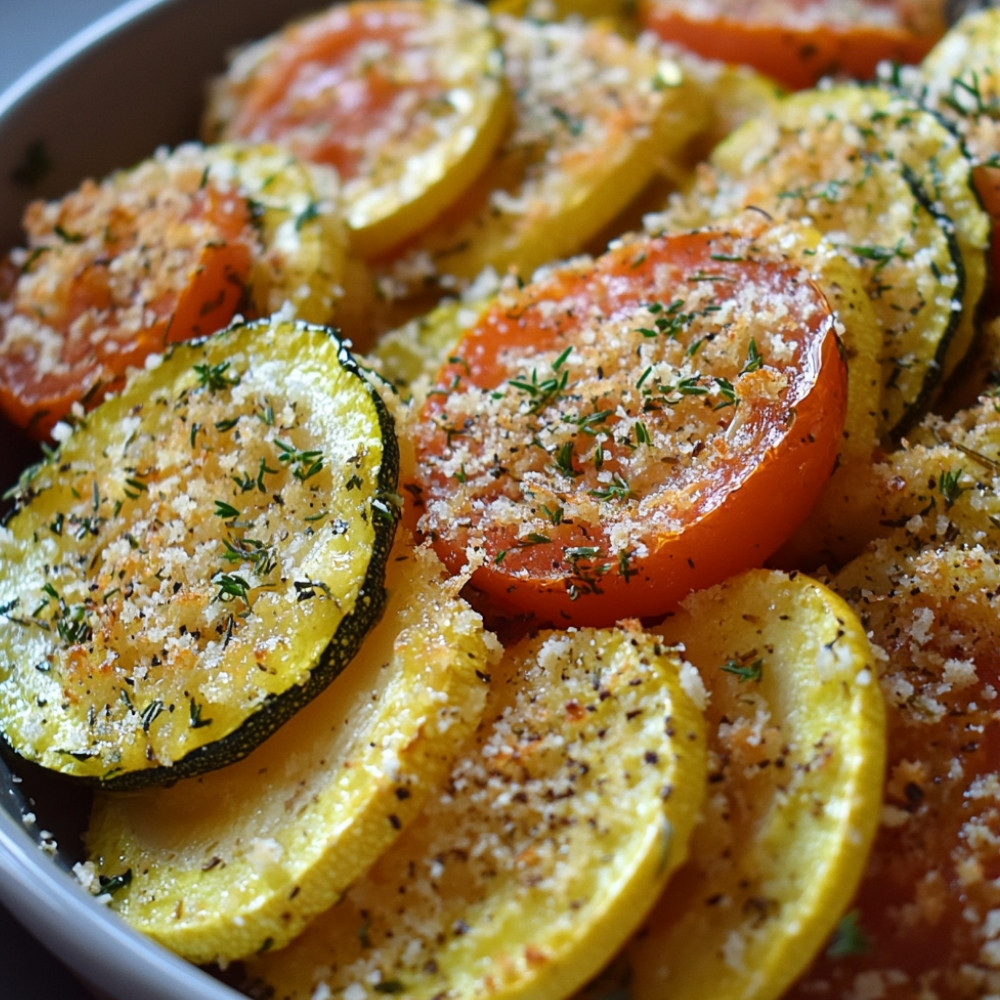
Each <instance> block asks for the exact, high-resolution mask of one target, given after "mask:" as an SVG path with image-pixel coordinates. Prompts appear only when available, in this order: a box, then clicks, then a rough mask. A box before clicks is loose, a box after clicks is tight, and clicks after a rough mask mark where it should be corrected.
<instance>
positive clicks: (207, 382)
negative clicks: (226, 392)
mask: <svg viewBox="0 0 1000 1000" xmlns="http://www.w3.org/2000/svg"><path fill="white" fill-rule="evenodd" d="M194 370H195V372H197V374H198V386H199V388H202V389H208V391H209V392H219V391H221V390H222V389H228V388H231V387H232V386H234V385H239V383H240V377H239V375H229V374H227V373H228V371H229V362H228V361H220V362H219V363H218V364H217V365H209V364H198V365H195V366H194Z"/></svg>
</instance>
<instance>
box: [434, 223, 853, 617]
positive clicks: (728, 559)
mask: <svg viewBox="0 0 1000 1000" xmlns="http://www.w3.org/2000/svg"><path fill="white" fill-rule="evenodd" d="M845 383H846V375H845V371H844V367H843V359H842V357H841V355H840V349H839V344H838V341H837V327H836V323H835V321H834V318H833V315H832V313H831V311H830V306H829V303H828V301H827V299H826V297H825V296H824V295H823V294H822V293H821V292H820V291H819V289H818V288H817V286H816V285H815V283H814V282H813V281H812V280H811V278H810V276H809V275H808V274H807V273H806V272H804V271H802V270H801V269H800V268H799V267H798V265H797V264H795V263H794V260H789V259H787V258H785V257H782V256H780V255H778V254H777V253H776V252H771V251H769V250H767V249H765V248H762V247H761V246H758V245H757V244H756V243H755V241H754V239H753V238H752V237H745V236H743V235H742V234H738V235H734V234H730V233H691V234H685V235H673V236H664V237H654V238H639V239H636V240H634V241H626V242H625V243H623V244H620V245H617V246H616V247H614V248H613V249H612V250H611V251H609V252H608V253H607V254H605V255H604V256H602V257H601V258H599V259H598V260H597V261H596V262H590V261H580V262H576V263H575V264H573V265H568V266H566V267H564V268H559V269H553V270H552V271H551V272H550V273H548V274H547V275H545V276H544V277H542V278H540V279H539V280H538V281H537V282H535V283H533V284H529V285H526V286H524V287H523V288H521V289H516V290H510V291H507V292H504V293H502V294H501V295H500V296H499V297H498V298H497V300H496V301H495V302H494V303H493V304H492V305H491V306H490V307H489V308H488V309H487V310H486V311H485V312H484V313H483V314H482V315H481V317H480V318H479V320H478V322H477V323H476V324H475V325H474V326H473V327H472V328H471V329H470V330H468V331H467V332H466V334H465V336H464V337H463V338H462V340H461V342H460V343H459V344H458V345H457V346H456V347H455V348H454V350H453V352H452V355H451V357H450V359H449V362H448V364H447V365H446V366H445V367H444V368H443V369H442V370H441V372H440V374H439V375H438V378H437V381H436V383H435V387H434V389H432V390H431V391H430V392H429V393H428V396H427V401H426V403H425V405H424V408H423V410H422V413H421V417H420V424H419V427H418V429H417V441H416V443H417V458H418V465H417V477H416V485H417V486H418V488H419V490H420V499H421V502H422V504H423V505H424V508H425V510H424V513H423V515H422V517H421V522H420V523H421V529H422V530H423V531H425V532H426V533H427V534H428V535H429V536H430V537H431V538H432V539H433V540H434V543H435V545H436V547H437V548H438V551H439V553H440V554H441V556H442V558H443V559H444V561H445V562H446V564H448V565H449V566H450V567H451V568H452V569H453V570H457V569H459V568H460V567H462V566H463V565H465V564H466V563H467V562H468V563H470V564H471V565H472V566H473V568H474V571H475V572H474V575H473V577H472V582H473V584H474V585H475V586H477V587H479V588H480V589H481V590H483V591H484V592H485V593H486V594H487V595H488V598H489V600H490V601H491V602H493V603H494V604H495V605H497V606H499V607H501V608H506V609H512V610H514V611H519V612H522V613H524V614H533V615H536V616H538V618H539V620H548V621H554V622H559V623H563V622H570V621H572V622H575V623H577V624H594V625H598V624H609V623H612V622H614V621H615V620H616V619H617V618H619V617H626V616H629V615H635V616H645V615H655V614H663V613H665V612H666V611H668V610H669V609H670V608H671V607H672V606H673V604H674V603H675V602H676V601H678V600H679V599H680V598H682V597H683V596H684V595H685V594H686V593H688V591H690V590H692V589H694V588H696V587H699V586H706V585H708V584H711V583H715V582H717V581H719V580H721V579H723V578H724V577H725V576H727V575H729V574H730V573H732V572H736V571H738V570H741V569H744V568H746V567H747V566H749V565H753V564H755V563H756V564H760V563H762V562H763V561H764V560H765V559H766V558H767V557H768V556H769V555H770V554H771V553H772V552H773V551H774V549H775V548H776V547H777V546H778V545H779V544H780V543H781V542H782V541H784V539H785V538H787V537H788V535H789V534H790V533H791V532H792V530H794V528H795V525H796V524H797V523H798V522H799V521H801V519H802V518H803V517H804V516H805V514H806V513H807V511H808V510H809V508H810V506H811V504H812V503H813V502H814V501H815V499H816V497H817V496H818V495H819V493H820V491H821V490H822V489H823V485H824V482H825V479H826V477H827V476H828V475H829V474H830V471H831V470H832V468H833V463H834V460H835V457H836V453H837V449H838V446H839V441H840V437H841V430H842V428H843V420H844V412H845V406H846V403H845V389H846V385H845ZM748 525H752V526H753V527H752V530H748ZM477 560H478V561H477Z"/></svg>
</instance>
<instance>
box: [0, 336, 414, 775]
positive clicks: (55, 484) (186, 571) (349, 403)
mask: <svg viewBox="0 0 1000 1000" xmlns="http://www.w3.org/2000/svg"><path fill="white" fill-rule="evenodd" d="M398 471H399V452H398V445H397V442H396V437H395V430H394V424H393V419H392V416H391V415H390V413H389V412H388V410H387V409H386V406H385V404H384V402H383V401H382V399H381V397H380V396H379V394H378V392H377V391H376V389H375V387H374V386H373V385H372V383H371V382H370V381H369V380H368V378H367V377H366V375H365V374H364V373H363V372H362V371H361V369H360V368H359V366H358V365H357V363H356V362H355V360H354V359H353V357H352V356H351V355H350V353H349V352H348V350H347V349H346V348H345V347H344V345H343V344H342V343H341V342H340V340H339V339H338V338H337V337H336V336H335V335H334V334H333V332H332V331H330V330H328V329H326V328H323V327H317V326H310V325H308V324H306V323H301V322H289V321H280V320H263V321H259V322H255V323H249V324H238V325H235V326H233V327H230V328H229V329H227V330H225V331H222V332H221V333H219V334H216V335H214V336H212V337H209V338H205V339H203V340H199V341H193V342H189V343H186V344H180V345H177V346H176V347H174V348H173V349H172V350H171V352H170V353H169V354H168V355H167V356H166V358H165V359H164V360H163V361H162V363H161V364H160V365H159V366H157V367H153V368H151V369H149V370H146V371H144V372H142V373H138V374H137V375H136V376H135V377H134V378H132V379H131V380H130V381H129V383H128V384H127V386H126V388H125V389H124V390H123V392H122V394H121V395H120V396H116V397H113V398H110V399H108V400H107V401H106V402H105V403H103V404H102V405H101V406H100V407H99V408H98V409H97V410H95V411H94V412H93V413H92V414H90V415H88V417H87V418H86V421H85V422H83V423H82V424H81V425H80V426H79V427H77V428H76V429H75V430H74V431H73V433H72V434H71V435H69V437H68V438H67V439H66V440H65V441H64V442H63V444H62V445H61V446H60V447H59V449H58V450H56V451H55V452H54V453H53V454H52V455H51V456H49V457H48V458H47V459H45V460H44V461H43V462H42V463H40V465H39V466H38V467H37V468H36V469H35V470H34V472H33V474H32V475H31V476H30V478H29V477H25V478H24V480H23V482H22V484H21V487H20V489H19V492H18V495H17V496H16V497H15V507H14V510H13V511H12V512H11V514H10V516H9V517H8V518H7V520H6V523H5V524H4V526H3V527H2V528H0V735H2V737H3V741H4V742H5V743H6V744H7V745H8V746H9V747H10V748H11V749H12V750H13V751H14V752H15V753H16V754H18V755H19V756H21V757H23V758H25V759H27V760H30V761H32V762H34V763H37V764H40V765H42V766H43V767H46V768H49V769H52V770H55V771H57V772H60V773H62V774H65V775H67V776H70V777H73V778H78V779H81V780H83V781H86V782H90V783H92V784H97V785H100V786H102V787H105V788H108V789H126V788H133V787H138V786H141V785H148V784H155V783H159V784H163V783H171V782H173V781H175V780H177V779H179V778H182V777H187V776H190V775H193V774H198V773H202V772H204V771H206V770H210V769H213V768H216V767H220V766H222V765H224V764H226V763H229V762H232V761H233V760H236V759H238V758H240V757H243V756H245V755H246V754H247V753H249V752H250V751H251V750H252V749H253V748H254V747H255V746H257V745H258V744H259V743H261V742H262V741H263V740H264V739H265V738H266V737H267V736H268V735H270V734H271V733H273V732H274V731H275V730H276V729H277V728H278V727H279V726H281V725H282V724H283V723H284V722H285V721H287V720H288V719H289V718H290V717H291V716H292V715H293V714H294V713H295V712H296V711H297V710H298V709H299V708H300V707H302V706H303V705H304V704H306V703H307V702H308V701H309V700H311V699H312V698H313V697H314V696H315V695H316V694H317V693H318V692H319V691H321V690H323V688H325V687H326V686H327V685H328V684H329V683H330V682H331V681H332V680H333V678H334V677H336V675H337V674H338V673H339V672H340V671H341V670H342V669H343V668H344V667H345V666H346V665H347V663H348V662H349V661H350V660H351V658H352V657H353V656H354V654H355V653H356V651H357V650H358V648H359V646H360V645H361V642H362V640H363V639H364V636H365V635H366V634H367V632H368V630H369V628H370V627H371V626H372V625H373V624H374V623H375V622H376V621H377V620H378V618H379V616H380V614H381V611H382V608H383V606H384V602H385V587H384V578H385V565H386V560H387V558H388V553H389V550H390V547H391V545H392V540H393V537H394V534H395V528H396V523H397V520H398V510H397V506H396V503H395V499H394V498H395V493H396V488H397V478H398Z"/></svg>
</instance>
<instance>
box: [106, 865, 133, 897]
mask: <svg viewBox="0 0 1000 1000" xmlns="http://www.w3.org/2000/svg"><path fill="white" fill-rule="evenodd" d="M131 883H132V869H131V868H126V869H125V871H123V872H121V874H119V875H99V876H98V884H99V885H100V887H101V892H102V893H105V894H107V895H109V896H112V895H114V894H115V893H116V892H120V891H121V890H122V889H125V888H127V887H128V886H129V885H130V884H131Z"/></svg>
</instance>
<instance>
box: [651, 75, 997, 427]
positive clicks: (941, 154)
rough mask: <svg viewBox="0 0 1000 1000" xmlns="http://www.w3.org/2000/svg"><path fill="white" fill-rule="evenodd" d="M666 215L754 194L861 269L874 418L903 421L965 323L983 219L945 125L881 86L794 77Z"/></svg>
mask: <svg viewBox="0 0 1000 1000" xmlns="http://www.w3.org/2000/svg"><path fill="white" fill-rule="evenodd" d="M711 162H712V164H713V165H714V167H715V168H716V169H715V172H714V173H707V174H706V175H705V176H704V177H703V179H702V182H701V185H700V186H699V187H696V189H695V192H694V193H695V197H694V198H688V199H686V200H685V201H684V202H682V203H680V204H679V205H676V206H675V207H674V208H673V210H672V211H671V212H670V213H668V221H669V223H670V224H671V225H678V224H681V225H689V226H690V225H703V224H705V222H706V221H711V220H712V219H717V218H719V217H722V216H726V215H731V214H732V212H733V211H736V210H739V209H742V208H745V207H750V206H752V207H754V208H756V209H758V210H762V211H764V212H765V213H767V214H768V215H770V216H772V217H773V218H775V219H778V220H782V221H784V220H806V221H808V222H809V223H811V224H812V225H813V226H815V227H816V228H817V229H818V230H820V231H821V232H822V233H823V234H824V236H825V237H826V238H827V239H828V240H829V241H830V242H831V243H832V244H833V246H834V247H835V248H836V249H837V250H838V251H839V252H841V253H842V254H843V256H844V257H845V258H846V259H848V260H849V261H850V262H851V263H853V264H855V265H857V266H858V267H859V268H860V270H861V271H862V273H863V275H864V276H865V278H866V289H867V291H868V294H869V296H870V297H871V299H872V303H873V305H874V307H875V311H876V314H877V316H878V318H879V320H880V322H881V325H882V328H883V349H882V356H881V359H880V360H881V366H882V383H883V386H882V388H883V398H882V403H881V412H880V430H881V432H883V433H892V432H899V431H901V430H903V429H905V427H906V426H907V425H908V424H909V423H910V422H911V421H912V420H913V419H914V418H915V416H917V415H918V414H919V413H920V412H921V411H922V410H923V409H924V408H925V407H926V405H927V404H928V403H929V401H930V399H931V398H932V396H933V394H934V392H935V391H936V389H937V387H938V385H939V384H940V382H941V379H942V376H943V375H947V374H948V373H950V372H951V371H953V370H954V368H955V366H956V365H957V364H958V362H959V360H960V359H961V358H962V356H963V355H964V354H965V352H966V351H967V349H968V347H969V345H970V343H971V341H972V338H973V333H974V330H975V314H976V310H977V307H978V304H979V301H980V298H981V296H982V293H983V289H984V287H985V281H986V249H987V245H988V241H989V220H988V217H987V216H986V213H985V212H983V210H982V208H981V206H980V204H979V201H978V199H977V197H976V194H975V192H974V190H973V188H972V186H971V168H970V163H969V161H968V158H967V157H966V155H965V153H964V151H963V149H962V147H961V144H960V143H959V142H958V140H957V138H956V137H955V135H954V134H953V133H952V132H951V131H950V130H949V129H948V128H947V127H946V126H945V125H944V124H943V123H942V122H941V121H940V119H938V118H937V117H936V116H935V115H934V114H932V113H931V112H929V111H927V110H924V109H922V108H920V107H918V106H917V105H916V104H915V103H914V102H912V101H910V100H907V99H905V98H903V97H899V96H897V95H894V94H892V93H890V92H889V91H886V90H880V89H878V88H876V87H867V86H862V85H846V84H845V85H843V86H838V87H830V88H828V89H821V90H811V91H804V92H801V93H798V94H795V95H792V96H790V97H788V98H786V99H785V100H784V101H782V102H781V103H780V104H778V105H777V107H776V108H775V109H774V110H773V112H772V113H771V114H770V115H769V116H768V117H767V118H759V119H754V120H752V121H750V122H748V123H746V124H745V125H743V126H742V127H741V128H739V129H737V131H736V132H734V133H733V134H732V135H731V136H730V137H729V138H728V139H726V140H725V141H724V142H723V143H722V144H720V145H719V146H718V147H716V149H715V150H714V151H713V153H712V157H711Z"/></svg>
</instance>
